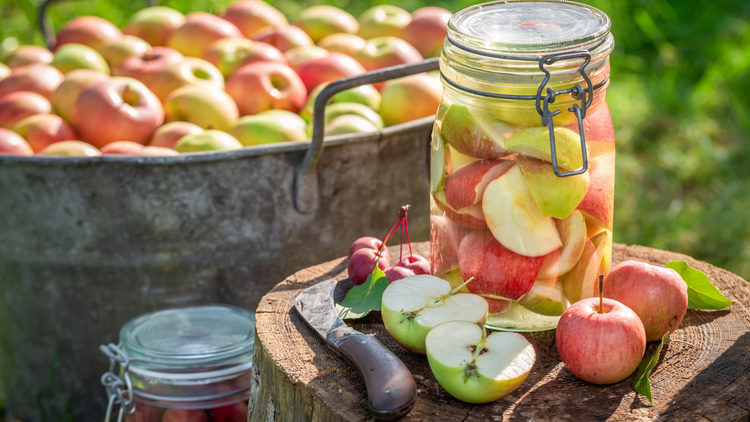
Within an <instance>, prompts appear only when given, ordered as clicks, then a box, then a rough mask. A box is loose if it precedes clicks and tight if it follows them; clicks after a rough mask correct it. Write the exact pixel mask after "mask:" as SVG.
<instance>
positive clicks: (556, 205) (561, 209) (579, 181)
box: [518, 156, 590, 219]
mask: <svg viewBox="0 0 750 422" xmlns="http://www.w3.org/2000/svg"><path fill="white" fill-rule="evenodd" d="M518 166H519V167H520V168H521V172H523V176H524V177H525V178H526V183H528V184H529V190H530V191H531V196H532V197H533V198H534V202H536V205H537V206H538V207H539V211H541V212H542V215H543V216H545V217H555V218H560V219H562V218H565V217H567V216H568V215H570V213H572V212H573V211H574V210H575V209H576V207H577V206H578V204H580V203H581V200H583V197H584V196H586V192H587V191H588V188H589V182H590V178H589V174H588V173H582V174H577V175H575V176H568V177H557V175H556V174H555V172H554V170H553V169H552V165H551V164H550V163H549V162H546V161H541V160H537V159H536V158H528V157H524V156H520V157H519V158H518Z"/></svg>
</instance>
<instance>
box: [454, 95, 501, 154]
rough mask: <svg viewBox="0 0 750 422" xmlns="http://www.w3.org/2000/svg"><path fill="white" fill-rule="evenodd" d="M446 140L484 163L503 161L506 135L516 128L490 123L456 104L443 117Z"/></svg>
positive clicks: (496, 122) (498, 121)
mask: <svg viewBox="0 0 750 422" xmlns="http://www.w3.org/2000/svg"><path fill="white" fill-rule="evenodd" d="M440 127H441V129H442V135H443V139H445V141H446V142H447V143H448V144H449V145H450V146H452V147H453V148H454V149H455V150H456V151H458V152H460V153H461V154H464V155H468V156H469V157H474V158H480V159H493V158H500V157H502V156H504V155H506V154H505V142H506V140H507V138H506V134H507V133H510V132H512V128H510V126H508V125H506V124H505V123H504V122H502V121H500V120H497V119H494V121H486V120H484V119H482V118H480V117H479V116H477V115H476V114H475V113H473V112H472V111H471V110H470V109H469V107H467V106H465V105H459V104H452V105H451V106H450V107H448V110H447V111H446V112H445V115H444V116H443V120H442V124H441V126H440Z"/></svg>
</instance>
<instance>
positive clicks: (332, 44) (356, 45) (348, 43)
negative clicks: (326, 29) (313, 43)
mask: <svg viewBox="0 0 750 422" xmlns="http://www.w3.org/2000/svg"><path fill="white" fill-rule="evenodd" d="M365 44H367V41H365V39H364V38H362V37H360V36H358V35H354V34H346V33H339V34H332V35H329V36H327V37H325V38H323V39H322V40H320V41H318V44H317V45H318V47H320V48H325V49H326V50H328V51H330V52H337V53H344V54H346V55H348V56H353V55H354V54H355V53H356V52H357V51H359V50H361V49H363V48H364V47H365Z"/></svg>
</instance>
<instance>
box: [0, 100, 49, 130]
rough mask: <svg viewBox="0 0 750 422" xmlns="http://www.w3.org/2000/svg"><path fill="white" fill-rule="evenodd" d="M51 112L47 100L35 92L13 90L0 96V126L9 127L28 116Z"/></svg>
mask: <svg viewBox="0 0 750 422" xmlns="http://www.w3.org/2000/svg"><path fill="white" fill-rule="evenodd" d="M51 112H52V105H51V104H50V102H49V100H48V99H46V98H44V97H42V96H41V95H39V94H37V93H36V92H29V91H18V92H13V93H11V94H8V95H6V96H4V97H3V98H0V127H4V128H7V129H10V128H12V127H13V126H15V124H16V123H18V122H20V121H21V120H23V119H25V118H27V117H29V116H33V115H35V114H49V113H51Z"/></svg>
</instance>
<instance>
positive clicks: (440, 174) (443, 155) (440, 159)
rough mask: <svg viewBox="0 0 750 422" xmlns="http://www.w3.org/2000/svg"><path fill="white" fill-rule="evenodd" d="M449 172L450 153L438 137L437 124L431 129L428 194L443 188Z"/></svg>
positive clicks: (441, 138)
mask: <svg viewBox="0 0 750 422" xmlns="http://www.w3.org/2000/svg"><path fill="white" fill-rule="evenodd" d="M450 172H451V151H450V148H448V145H447V144H446V143H445V142H444V141H443V137H442V136H440V128H439V127H438V125H437V123H436V124H435V126H434V127H433V128H432V142H430V192H432V193H435V192H437V191H439V190H440V189H442V188H443V185H444V184H445V178H446V177H448V174H450Z"/></svg>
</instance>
